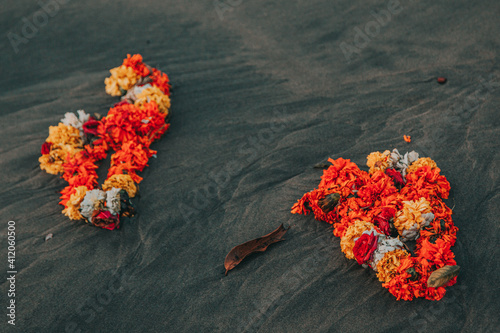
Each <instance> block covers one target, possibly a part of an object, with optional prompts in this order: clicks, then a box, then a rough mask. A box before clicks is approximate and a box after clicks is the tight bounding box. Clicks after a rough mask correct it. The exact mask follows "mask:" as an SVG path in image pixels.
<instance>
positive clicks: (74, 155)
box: [39, 54, 170, 230]
mask: <svg viewBox="0 0 500 333" xmlns="http://www.w3.org/2000/svg"><path fill="white" fill-rule="evenodd" d="M110 73H111V76H110V77H108V78H106V79H105V81H104V82H105V85H106V92H107V93H108V94H110V95H112V96H122V97H121V102H119V103H117V104H115V105H114V107H113V108H111V109H110V110H109V112H108V114H107V115H106V116H105V117H102V118H101V117H100V116H99V115H97V114H96V115H95V116H91V115H89V114H86V113H85V111H83V110H78V111H77V114H78V115H75V114H74V113H71V112H68V113H66V114H65V116H64V118H63V119H61V122H60V123H59V124H58V125H57V126H50V128H49V137H48V138H47V140H46V141H45V143H44V144H43V145H42V149H41V153H42V156H41V157H40V158H39V162H40V168H41V169H42V170H45V171H46V172H47V173H50V174H62V178H64V180H66V181H67V182H68V186H66V187H65V188H64V189H63V190H62V191H61V202H60V204H61V205H63V206H64V210H63V211H62V213H63V214H65V215H66V216H68V217H69V218H70V219H71V220H82V219H83V220H85V221H86V222H87V223H91V224H93V225H95V226H98V227H101V228H105V229H109V230H113V229H115V228H119V227H120V217H123V216H133V215H134V214H135V209H134V207H133V205H132V202H131V201H130V199H131V198H133V197H134V196H135V195H136V194H137V191H138V188H137V184H139V183H140V182H141V181H142V178H141V177H140V176H139V175H137V172H141V171H143V170H144V168H145V167H146V166H147V165H148V164H147V163H148V160H149V158H151V157H156V151H155V150H152V149H150V146H151V144H152V143H153V142H154V141H155V140H158V139H160V138H161V136H162V135H163V134H164V133H165V132H166V131H167V130H168V128H169V123H168V119H169V108H170V97H169V96H170V85H169V79H168V76H167V75H166V74H165V73H162V72H161V71H159V70H157V69H156V68H152V67H150V66H148V65H147V64H145V63H144V62H143V61H142V56H141V55H140V54H136V55H134V56H130V54H128V55H127V58H126V59H124V60H123V64H122V65H121V66H119V67H116V68H113V69H111V70H110ZM111 149H112V150H114V153H113V154H112V155H111V166H110V168H109V170H108V175H107V178H106V180H105V181H104V183H103V184H102V187H101V189H99V188H98V182H97V179H98V176H97V172H96V169H97V168H98V166H97V164H96V163H97V162H99V161H101V160H103V159H105V158H106V156H107V153H108V151H109V150H111Z"/></svg>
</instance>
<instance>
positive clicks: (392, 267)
mask: <svg viewBox="0 0 500 333" xmlns="http://www.w3.org/2000/svg"><path fill="white" fill-rule="evenodd" d="M409 255H410V254H409V253H408V252H406V250H394V251H390V252H387V253H385V255H384V257H383V258H382V259H380V261H379V262H378V264H377V277H378V280H379V281H380V282H385V283H387V282H389V281H391V279H392V278H393V277H394V275H396V269H397V268H398V267H399V265H401V260H403V259H404V258H406V257H408V256H409Z"/></svg>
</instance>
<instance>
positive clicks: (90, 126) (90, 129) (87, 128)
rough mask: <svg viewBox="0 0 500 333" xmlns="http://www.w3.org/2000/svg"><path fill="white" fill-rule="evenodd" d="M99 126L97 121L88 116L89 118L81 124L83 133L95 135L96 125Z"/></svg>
mask: <svg viewBox="0 0 500 333" xmlns="http://www.w3.org/2000/svg"><path fill="white" fill-rule="evenodd" d="M98 126H99V121H97V120H95V119H94V118H92V117H90V119H89V120H88V121H87V122H85V124H83V132H84V133H85V134H93V135H97V127H98Z"/></svg>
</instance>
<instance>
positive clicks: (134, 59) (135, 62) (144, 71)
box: [122, 54, 151, 76]
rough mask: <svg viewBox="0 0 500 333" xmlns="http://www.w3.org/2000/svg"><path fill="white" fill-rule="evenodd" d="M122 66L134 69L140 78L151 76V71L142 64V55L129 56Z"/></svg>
mask: <svg viewBox="0 0 500 333" xmlns="http://www.w3.org/2000/svg"><path fill="white" fill-rule="evenodd" d="M122 65H123V66H126V67H129V68H132V69H133V70H134V72H136V73H137V74H138V75H140V76H147V75H149V74H151V73H150V70H149V69H148V68H147V66H146V65H145V64H144V63H143V62H142V56H141V55H140V54H134V55H133V56H130V54H127V58H125V59H123V64H122Z"/></svg>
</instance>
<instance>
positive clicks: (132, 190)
mask: <svg viewBox="0 0 500 333" xmlns="http://www.w3.org/2000/svg"><path fill="white" fill-rule="evenodd" d="M113 187H115V188H120V189H122V190H125V191H127V193H128V196H129V197H130V198H133V197H135V194H136V193H137V186H135V183H134V181H133V180H132V177H130V176H129V175H113V176H111V177H109V178H108V179H106V181H105V182H104V184H102V189H103V190H104V191H108V190H111V189H112V188H113Z"/></svg>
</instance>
